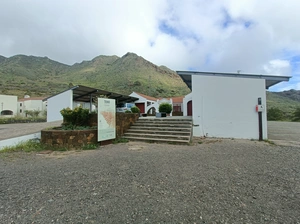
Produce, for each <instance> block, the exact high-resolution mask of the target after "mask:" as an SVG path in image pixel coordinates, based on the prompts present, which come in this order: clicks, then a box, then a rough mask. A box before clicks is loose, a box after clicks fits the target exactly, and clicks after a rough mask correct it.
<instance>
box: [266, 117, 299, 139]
mask: <svg viewBox="0 0 300 224" xmlns="http://www.w3.org/2000/svg"><path fill="white" fill-rule="evenodd" d="M268 138H269V139H270V140H283V141H295V142H300V122H283V121H268Z"/></svg>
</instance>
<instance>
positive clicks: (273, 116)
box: [267, 107, 283, 121]
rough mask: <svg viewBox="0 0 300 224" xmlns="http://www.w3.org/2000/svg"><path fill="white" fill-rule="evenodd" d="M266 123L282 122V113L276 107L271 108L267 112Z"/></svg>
mask: <svg viewBox="0 0 300 224" xmlns="http://www.w3.org/2000/svg"><path fill="white" fill-rule="evenodd" d="M267 120H268V121H280V120H283V112H282V110H280V109H279V108H277V107H272V108H270V109H268V111H267Z"/></svg>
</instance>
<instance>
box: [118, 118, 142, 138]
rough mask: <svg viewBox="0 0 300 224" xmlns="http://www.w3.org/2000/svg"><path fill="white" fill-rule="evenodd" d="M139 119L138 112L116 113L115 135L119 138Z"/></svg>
mask: <svg viewBox="0 0 300 224" xmlns="http://www.w3.org/2000/svg"><path fill="white" fill-rule="evenodd" d="M138 119H139V114H134V113H117V117H116V135H117V136H116V137H117V138H120V137H122V136H123V135H124V133H125V132H126V131H127V130H128V129H129V128H130V126H131V125H133V124H134V123H135V122H136V121H137V120H138Z"/></svg>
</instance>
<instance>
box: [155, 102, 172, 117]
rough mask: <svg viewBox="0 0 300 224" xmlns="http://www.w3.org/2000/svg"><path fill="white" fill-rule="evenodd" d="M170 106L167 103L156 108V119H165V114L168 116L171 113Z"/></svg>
mask: <svg viewBox="0 0 300 224" xmlns="http://www.w3.org/2000/svg"><path fill="white" fill-rule="evenodd" d="M172 109H173V108H172V104H169V103H161V104H160V105H159V107H158V111H159V113H157V115H156V116H157V117H165V116H166V114H170V113H171V112H172Z"/></svg>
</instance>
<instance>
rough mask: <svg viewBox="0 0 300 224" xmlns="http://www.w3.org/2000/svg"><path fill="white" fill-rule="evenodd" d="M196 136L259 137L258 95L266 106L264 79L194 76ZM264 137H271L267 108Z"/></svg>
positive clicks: (264, 113) (264, 117) (193, 93)
mask: <svg viewBox="0 0 300 224" xmlns="http://www.w3.org/2000/svg"><path fill="white" fill-rule="evenodd" d="M192 85H193V92H192V99H193V122H194V128H193V135H194V136H208V137H224V138H246V139H258V138H259V131H258V113H257V112H256V111H255V106H256V104H257V98H258V97H261V98H262V104H263V105H265V106H266V91H265V80H264V79H247V78H235V77H212V76H196V75H193V76H192ZM263 138H264V139H266V138H267V119H266V108H265V111H264V112H263Z"/></svg>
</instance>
